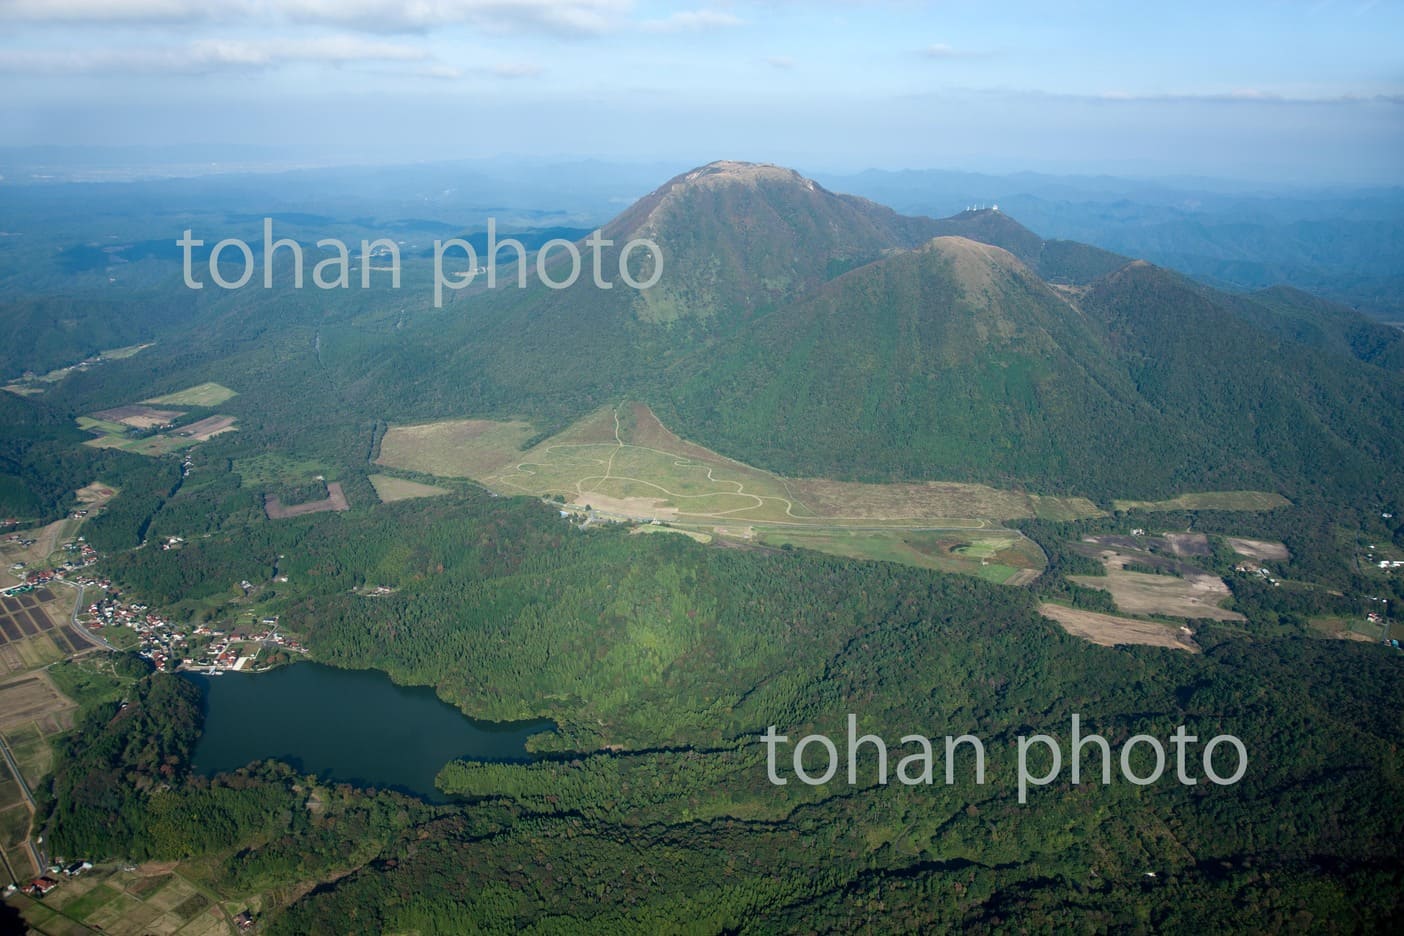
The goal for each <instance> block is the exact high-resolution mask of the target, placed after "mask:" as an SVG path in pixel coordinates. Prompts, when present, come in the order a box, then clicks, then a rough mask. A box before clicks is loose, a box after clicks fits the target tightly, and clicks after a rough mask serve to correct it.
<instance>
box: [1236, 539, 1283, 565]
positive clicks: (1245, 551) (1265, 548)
mask: <svg viewBox="0 0 1404 936" xmlns="http://www.w3.org/2000/svg"><path fill="white" fill-rule="evenodd" d="M1227 539H1228V544H1229V548H1231V549H1232V550H1233V551H1234V552H1236V553H1238V554H1239V555H1240V556H1247V557H1248V558H1249V559H1262V560H1264V561H1266V562H1286V561H1287V560H1288V559H1291V558H1292V554H1291V553H1290V552H1288V551H1287V547H1286V546H1284V545H1283V544H1281V543H1271V542H1268V541H1266V540H1254V539H1243V538H1242V537H1238V536H1230V537H1227Z"/></svg>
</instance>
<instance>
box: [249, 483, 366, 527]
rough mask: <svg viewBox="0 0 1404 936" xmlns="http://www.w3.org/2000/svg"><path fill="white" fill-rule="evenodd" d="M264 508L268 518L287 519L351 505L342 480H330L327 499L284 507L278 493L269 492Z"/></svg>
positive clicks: (349, 507)
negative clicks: (342, 485) (342, 488)
mask: <svg viewBox="0 0 1404 936" xmlns="http://www.w3.org/2000/svg"><path fill="white" fill-rule="evenodd" d="M263 509H264V511H265V512H266V513H267V514H268V519H270V520H285V519H287V518H288V517H301V516H304V515H305V514H312V513H322V512H324V511H328V510H350V509H351V505H350V504H349V503H348V502H347V500H346V494H345V493H343V492H342V490H341V482H340V481H330V482H328V483H327V496H326V499H325V500H319V501H310V502H308V503H306V504H294V505H293V506H291V507H284V506H283V503H282V501H280V500H279V499H278V497H277V496H276V495H273V494H268V495H265V497H264V499H263Z"/></svg>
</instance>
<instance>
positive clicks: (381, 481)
mask: <svg viewBox="0 0 1404 936" xmlns="http://www.w3.org/2000/svg"><path fill="white" fill-rule="evenodd" d="M370 483H371V485H372V486H373V487H374V488H375V493H376V496H377V497H379V498H380V501H381V503H384V504H392V503H394V502H395V501H402V500H411V499H413V498H416V497H436V496H438V495H440V494H447V493H448V492H449V491H448V488H441V487H436V486H434V485H432V484H420V483H419V482H418V481H406V480H405V479H404V478H394V477H391V476H390V475H386V474H373V475H371V476H370Z"/></svg>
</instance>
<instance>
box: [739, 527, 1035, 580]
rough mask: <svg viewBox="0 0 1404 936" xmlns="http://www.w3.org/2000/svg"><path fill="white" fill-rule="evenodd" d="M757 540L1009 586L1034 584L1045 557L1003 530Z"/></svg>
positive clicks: (779, 534)
mask: <svg viewBox="0 0 1404 936" xmlns="http://www.w3.org/2000/svg"><path fill="white" fill-rule="evenodd" d="M756 540H757V542H759V543H761V544H762V545H765V546H781V547H784V546H792V547H796V548H801V549H812V550H814V551H816V552H823V553H829V554H830V555H835V556H845V557H847V558H850V559H874V560H879V561H885V562H900V563H902V564H903V565H912V566H918V567H920V568H924V569H935V570H936V571H938V572H956V573H965V574H968V575H976V576H978V577H980V578H983V579H986V580H988V581H991V582H997V583H1001V584H1010V585H1017V584H1023V583H1025V582H1029V581H1032V580H1033V579H1034V578H1036V577H1037V576H1038V573H1039V572H1040V571H1042V569H1043V567H1044V558H1043V554H1042V552H1041V551H1040V550H1039V548H1038V547H1037V546H1036V545H1034V544H1033V543H1032V542H1031V541H1029V540H1027V539H1025V538H1024V537H1023V536H1021V535H1020V534H1018V533H1016V532H1012V531H1006V530H980V531H978V532H975V531H972V532H970V533H960V532H938V531H922V530H907V531H893V530H859V529H834V530H806V529H800V528H792V527H773V528H766V529H764V530H762V531H760V532H758V533H757V534H756Z"/></svg>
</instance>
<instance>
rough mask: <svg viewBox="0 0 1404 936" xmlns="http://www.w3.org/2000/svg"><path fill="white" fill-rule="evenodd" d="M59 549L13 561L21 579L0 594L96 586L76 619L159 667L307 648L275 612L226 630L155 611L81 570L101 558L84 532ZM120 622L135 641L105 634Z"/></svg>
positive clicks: (172, 541) (227, 664)
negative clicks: (40, 560)
mask: <svg viewBox="0 0 1404 936" xmlns="http://www.w3.org/2000/svg"><path fill="white" fill-rule="evenodd" d="M82 514H86V511H78V512H76V513H75V518H77V517H79V516H81V515H82ZM4 542H5V543H6V544H7V545H12V546H17V547H19V548H21V549H27V548H29V547H30V546H32V545H33V544H34V542H35V540H33V539H31V538H28V537H26V536H25V535H24V534H22V533H12V534H10V535H9V536H8V537H6V538H5V540H4ZM183 542H184V540H183V539H181V538H180V537H178V536H173V537H169V538H168V539H167V540H166V541H165V542H163V543H162V544H161V546H160V548H161V549H162V550H163V551H168V550H170V549H173V548H177V547H179V545H180V544H181V543H183ZM59 550H60V552H61V554H62V556H63V558H62V559H61V560H60V561H57V562H51V563H50V565H49V567H48V568H29V567H28V566H27V565H26V563H24V562H15V563H12V564H11V566H10V571H11V573H12V574H13V575H15V576H16V577H17V578H20V579H21V582H20V583H19V584H17V585H13V586H10V587H9V588H5V589H0V597H7V598H8V597H13V596H16V595H21V594H25V593H28V592H32V591H34V590H35V589H38V588H42V587H44V586H45V585H49V584H53V583H63V584H68V585H73V586H76V587H77V588H78V589H79V590H80V595H83V594H84V593H86V592H87V591H88V590H89V589H96V590H98V591H100V592H101V595H102V596H101V597H100V598H98V599H97V600H96V601H91V602H89V603H87V604H86V605H85V606H83V607H81V608H79V609H77V610H76V611H75V613H74V621H73V623H74V625H75V626H79V627H83V628H84V629H86V630H87V631H88V633H90V634H92V635H94V637H96V638H97V641H98V642H101V643H103V644H106V645H107V646H109V647H111V648H113V649H119V648H120V649H126V648H130V649H132V650H134V651H135V652H137V653H139V654H140V655H141V656H143V657H145V658H147V659H148V660H150V661H151V662H152V664H153V665H154V666H155V667H156V668H157V669H160V670H166V671H174V670H177V669H187V670H192V671H197V672H204V673H211V674H219V673H224V672H229V671H238V672H256V671H260V670H262V669H268V668H270V667H271V665H273V664H271V663H266V664H265V665H263V666H262V667H260V666H258V665H257V663H258V658H259V654H260V652H261V651H263V650H265V649H272V650H282V651H287V652H290V653H300V654H301V653H306V652H307V650H306V648H305V647H303V645H302V644H301V642H300V641H298V640H297V639H296V638H290V637H288V636H287V635H286V634H283V633H280V632H279V630H278V618H277V617H276V616H273V617H264V618H261V619H260V620H259V622H258V624H257V625H256V626H246V627H231V628H230V629H228V630H226V629H223V628H222V627H220V626H211V625H209V624H189V623H182V622H178V621H175V620H172V619H171V618H170V617H169V616H167V615H165V614H163V613H160V612H157V611H153V610H152V609H151V608H149V607H148V606H147V605H145V604H140V603H136V602H127V601H124V600H123V599H122V595H121V592H120V591H118V590H117V589H116V588H115V587H114V586H113V584H112V582H111V580H109V579H107V578H100V577H95V576H92V575H84V574H77V573H80V572H81V571H82V570H84V569H86V568H88V567H90V566H92V565H94V564H96V563H97V562H98V560H99V559H100V558H101V557H100V556H99V554H98V552H97V551H96V550H95V549H93V548H92V546H90V545H88V543H87V542H86V541H85V540H84V538H83V537H81V536H80V537H78V538H77V539H76V540H74V541H72V542H67V543H63V544H61V545H60V546H59ZM239 584H240V586H241V587H242V588H243V589H244V590H245V592H246V593H247V592H248V591H249V590H251V589H252V588H253V586H252V584H251V583H249V582H241V583H239ZM115 628H125V629H129V630H130V631H132V632H133V633H134V635H135V638H136V639H135V641H132V640H131V639H129V638H128V639H124V638H121V637H117V636H111V639H109V637H108V636H105V635H104V633H103V632H104V631H111V630H112V629H115Z"/></svg>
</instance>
